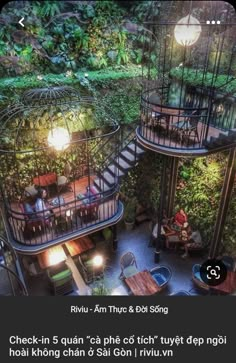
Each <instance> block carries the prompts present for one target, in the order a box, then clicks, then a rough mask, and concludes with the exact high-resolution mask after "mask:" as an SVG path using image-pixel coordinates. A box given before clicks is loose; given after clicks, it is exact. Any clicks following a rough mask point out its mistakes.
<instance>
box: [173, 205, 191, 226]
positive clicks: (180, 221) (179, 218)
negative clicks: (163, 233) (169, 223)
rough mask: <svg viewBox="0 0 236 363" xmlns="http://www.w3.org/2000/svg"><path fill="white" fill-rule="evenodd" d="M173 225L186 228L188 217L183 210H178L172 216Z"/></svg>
mask: <svg viewBox="0 0 236 363" xmlns="http://www.w3.org/2000/svg"><path fill="white" fill-rule="evenodd" d="M174 224H175V225H176V226H178V227H180V228H187V227H188V216H187V214H186V213H185V211H184V210H183V209H180V210H179V211H178V212H177V213H176V214H175V216H174Z"/></svg>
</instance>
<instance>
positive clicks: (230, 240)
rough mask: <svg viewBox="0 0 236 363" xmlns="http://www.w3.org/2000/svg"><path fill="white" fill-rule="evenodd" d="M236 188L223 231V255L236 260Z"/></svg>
mask: <svg viewBox="0 0 236 363" xmlns="http://www.w3.org/2000/svg"><path fill="white" fill-rule="evenodd" d="M235 226H236V188H234V190H233V194H232V197H231V200H230V205H229V211H228V214H227V218H226V223H225V228H224V231H223V237H222V242H223V251H222V252H223V253H225V254H229V255H232V256H234V257H235V258H236V231H235Z"/></svg>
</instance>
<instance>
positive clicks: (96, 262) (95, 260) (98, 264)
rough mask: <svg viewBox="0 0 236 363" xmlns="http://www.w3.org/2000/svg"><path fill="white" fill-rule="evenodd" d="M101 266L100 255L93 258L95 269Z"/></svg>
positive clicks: (101, 258)
mask: <svg viewBox="0 0 236 363" xmlns="http://www.w3.org/2000/svg"><path fill="white" fill-rule="evenodd" d="M102 264H103V257H102V256H100V255H97V256H95V257H94V258H93V265H94V266H95V267H100V266H102Z"/></svg>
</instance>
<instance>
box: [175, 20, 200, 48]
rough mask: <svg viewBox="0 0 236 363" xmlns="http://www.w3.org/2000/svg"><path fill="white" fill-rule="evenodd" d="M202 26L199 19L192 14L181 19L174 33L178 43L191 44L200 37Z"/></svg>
mask: <svg viewBox="0 0 236 363" xmlns="http://www.w3.org/2000/svg"><path fill="white" fill-rule="evenodd" d="M201 31H202V28H201V25H200V23H199V21H198V20H197V19H196V18H194V17H193V16H191V15H190V14H189V15H187V16H186V17H184V18H182V19H180V20H179V21H178V23H177V25H176V26H175V30H174V34H175V39H176V41H177V43H179V44H181V45H184V46H190V45H193V44H194V43H196V41H197V40H198V38H199V37H200V34H201Z"/></svg>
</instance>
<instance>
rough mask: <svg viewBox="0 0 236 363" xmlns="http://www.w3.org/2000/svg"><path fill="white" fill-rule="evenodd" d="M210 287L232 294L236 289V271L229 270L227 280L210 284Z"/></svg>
mask: <svg viewBox="0 0 236 363" xmlns="http://www.w3.org/2000/svg"><path fill="white" fill-rule="evenodd" d="M209 287H210V289H212V290H216V291H218V292H219V293H221V292H222V293H224V294H232V293H233V292H234V291H236V272H233V271H228V272H227V276H226V279H225V281H223V282H222V283H221V284H219V285H216V286H209Z"/></svg>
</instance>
